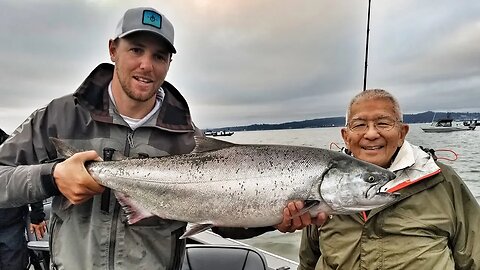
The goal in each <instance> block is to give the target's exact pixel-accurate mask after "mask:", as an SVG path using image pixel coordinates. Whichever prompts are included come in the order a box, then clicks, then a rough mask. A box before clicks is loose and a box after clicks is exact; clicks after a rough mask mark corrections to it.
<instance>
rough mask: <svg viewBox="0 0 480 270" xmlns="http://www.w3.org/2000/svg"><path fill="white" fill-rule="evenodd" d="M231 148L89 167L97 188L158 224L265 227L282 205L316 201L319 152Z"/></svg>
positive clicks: (276, 219)
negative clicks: (117, 194)
mask: <svg viewBox="0 0 480 270" xmlns="http://www.w3.org/2000/svg"><path fill="white" fill-rule="evenodd" d="M300 149H301V150H302V151H299V148H298V147H295V148H292V147H289V146H248V145H246V146H241V145H239V146H235V147H230V148H226V149H221V150H218V151H213V152H206V153H199V154H189V155H177V156H167V157H161V158H149V159H129V160H123V161H113V162H101V163H93V164H92V165H91V166H90V167H89V170H90V172H91V174H92V175H93V176H94V178H95V179H96V180H97V181H98V182H99V183H101V184H102V185H105V186H108V187H110V188H112V189H115V190H118V191H121V192H124V193H126V194H128V195H129V196H131V197H132V198H134V199H135V201H137V203H139V204H140V205H141V206H142V207H144V208H145V209H147V210H149V211H151V212H152V213H153V214H155V215H158V216H160V217H162V218H168V219H175V220H183V221H188V222H196V223H213V224H215V225H218V226H232V227H238V226H244V225H245V224H249V226H267V225H272V224H277V223H279V222H280V221H281V219H282V211H283V208H284V207H285V205H286V202H287V201H289V200H293V199H308V198H310V197H311V199H319V196H318V195H316V194H317V193H318V191H316V190H312V187H313V186H314V184H315V181H318V177H319V176H320V175H321V174H322V172H323V171H324V170H325V168H326V166H327V163H326V162H325V160H328V159H326V158H325V153H324V151H323V149H316V148H300Z"/></svg>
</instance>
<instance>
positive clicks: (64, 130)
mask: <svg viewBox="0 0 480 270" xmlns="http://www.w3.org/2000/svg"><path fill="white" fill-rule="evenodd" d="M113 70H114V66H113V65H110V64H101V65H99V66H98V67H97V68H96V69H95V70H93V71H92V73H91V74H90V75H89V76H88V77H87V78H86V79H85V81H84V82H83V83H82V85H81V86H80V87H79V88H78V90H77V91H76V92H75V93H74V94H73V95H72V94H70V95H67V96H64V97H61V98H58V99H55V100H53V101H52V102H51V103H49V104H48V105H47V106H46V107H44V108H42V109H39V110H37V111H36V112H34V113H33V114H32V115H31V117H30V118H29V119H27V120H26V121H25V122H24V123H23V124H22V125H21V126H20V127H19V128H18V129H17V130H16V131H15V133H14V135H12V136H11V137H10V138H9V139H8V140H7V141H5V143H4V144H2V146H1V147H0V165H1V166H0V190H1V192H2V194H4V196H0V207H14V206H18V205H23V204H26V203H30V202H36V201H41V200H43V199H45V198H47V197H50V196H54V198H53V203H52V212H53V213H52V217H51V219H50V226H49V227H50V228H49V229H50V252H51V263H52V265H53V268H54V269H67V270H77V269H78V270H86V269H102V270H103V269H115V270H119V269H122V270H123V269H125V270H127V269H128V270H130V269H148V270H150V269H168V270H171V269H174V270H176V269H180V267H181V264H182V258H183V255H184V250H185V240H180V239H179V236H180V235H182V234H183V232H184V231H185V226H186V223H185V222H180V221H174V220H165V219H161V218H158V217H151V218H147V219H144V220H142V221H140V222H138V223H135V224H132V225H129V224H128V223H127V218H126V214H125V212H124V210H123V209H122V208H121V207H120V205H119V204H118V202H117V200H116V199H115V196H114V195H113V193H110V191H108V190H107V191H106V192H104V194H101V195H97V196H94V197H93V198H92V199H90V200H88V201H87V202H84V203H82V204H78V205H74V206H71V207H68V208H65V207H64V206H65V204H66V202H67V199H66V198H65V197H63V196H61V195H60V193H59V192H58V189H56V187H55V184H54V181H53V177H52V175H51V174H52V166H53V163H49V162H50V161H52V160H53V159H55V158H56V151H55V148H54V147H53V145H52V143H51V142H50V141H49V137H56V138H59V139H61V140H63V141H65V142H66V143H67V144H69V145H71V146H73V147H75V148H77V149H85V150H90V149H93V150H95V151H97V153H98V154H99V155H100V156H102V155H103V153H104V151H106V150H108V149H109V148H110V149H115V150H116V151H119V152H120V153H122V154H123V155H125V156H129V157H138V156H150V157H156V156H165V155H171V154H184V153H189V152H191V151H192V150H193V148H194V146H195V141H194V135H197V136H201V131H200V130H198V129H196V128H195V126H194V124H193V122H192V120H191V117H190V111H189V108H188V105H187V103H186V101H185V99H184V98H183V97H182V95H181V94H180V93H179V92H178V90H177V89H175V87H173V86H172V85H171V84H169V83H168V82H164V84H163V85H162V89H163V90H164V93H165V96H164V99H163V101H162V104H161V107H160V109H159V110H158V112H156V114H154V115H153V116H152V117H151V118H150V119H149V120H148V121H147V122H146V123H145V124H143V125H142V126H141V127H138V128H137V129H135V130H132V129H131V128H130V126H129V125H128V124H127V123H126V122H125V121H124V120H123V118H122V117H121V116H120V115H119V114H118V112H117V110H116V108H115V106H114V105H113V103H112V101H111V100H110V97H109V94H108V90H107V89H108V85H109V83H110V81H111V80H112V76H113ZM24 165H25V166H24Z"/></svg>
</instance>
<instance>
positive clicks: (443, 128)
mask: <svg viewBox="0 0 480 270" xmlns="http://www.w3.org/2000/svg"><path fill="white" fill-rule="evenodd" d="M472 123H474V122H472ZM475 127H476V125H475V124H469V125H468V126H466V125H465V123H463V125H461V124H460V123H457V124H456V125H454V124H453V119H440V120H438V121H434V122H433V123H432V125H431V126H428V127H421V129H422V130H423V131H424V132H427V133H443V132H453V131H467V130H474V129H475Z"/></svg>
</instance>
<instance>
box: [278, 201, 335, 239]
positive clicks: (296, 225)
mask: <svg viewBox="0 0 480 270" xmlns="http://www.w3.org/2000/svg"><path fill="white" fill-rule="evenodd" d="M303 207H304V203H303V202H302V201H294V202H289V203H288V205H287V207H285V209H284V210H283V220H282V223H280V224H278V225H275V226H274V227H275V228H276V229H277V230H279V231H281V232H283V233H286V232H295V231H296V230H301V229H303V228H305V227H306V226H308V225H311V224H314V225H317V226H321V225H323V223H325V220H326V219H327V215H326V214H325V213H322V212H321V213H319V214H318V215H317V216H316V217H313V218H312V217H311V216H310V213H309V212H306V213H304V214H302V215H300V216H296V215H297V214H298V213H299V212H300V210H302V209H303ZM292 217H293V218H292Z"/></svg>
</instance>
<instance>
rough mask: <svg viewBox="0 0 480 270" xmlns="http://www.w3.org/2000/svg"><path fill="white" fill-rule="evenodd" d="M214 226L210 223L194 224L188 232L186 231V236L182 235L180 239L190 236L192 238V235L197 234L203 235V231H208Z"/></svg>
mask: <svg viewBox="0 0 480 270" xmlns="http://www.w3.org/2000/svg"><path fill="white" fill-rule="evenodd" d="M213 226H214V225H213V224H211V223H209V224H206V223H205V224H193V225H192V226H190V227H189V228H187V230H186V231H185V233H184V234H182V236H180V239H185V238H187V237H189V236H192V235H195V234H197V233H201V232H203V231H206V230H208V229H210V228H212V227H213Z"/></svg>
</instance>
